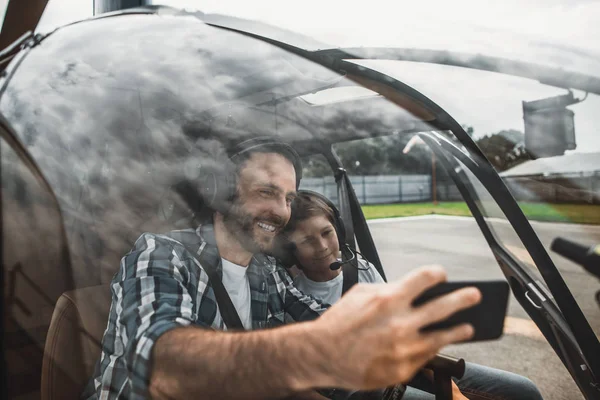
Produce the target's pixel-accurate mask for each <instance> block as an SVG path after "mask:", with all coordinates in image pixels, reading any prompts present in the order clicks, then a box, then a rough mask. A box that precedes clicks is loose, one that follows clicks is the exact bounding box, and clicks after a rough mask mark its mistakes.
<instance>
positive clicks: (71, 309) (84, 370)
mask: <svg viewBox="0 0 600 400" xmlns="http://www.w3.org/2000/svg"><path fill="white" fill-rule="evenodd" d="M110 304H111V292H110V285H108V284H106V285H98V286H91V287H86V288H82V289H77V290H72V291H69V292H65V293H63V294H62V295H61V296H60V298H59V299H58V301H57V302H56V306H55V308H54V313H53V314H52V321H51V322H50V328H49V330H48V335H47V337H46V344H45V349H44V359H43V363H42V384H41V399H42V400H71V399H79V396H80V395H81V392H82V391H83V389H84V387H85V385H86V383H87V381H88V380H89V378H90V377H91V376H92V374H93V372H94V367H95V365H96V362H97V361H98V359H99V358H100V353H101V342H102V336H103V335H104V331H105V330H106V326H107V324H108V314H109V311H110Z"/></svg>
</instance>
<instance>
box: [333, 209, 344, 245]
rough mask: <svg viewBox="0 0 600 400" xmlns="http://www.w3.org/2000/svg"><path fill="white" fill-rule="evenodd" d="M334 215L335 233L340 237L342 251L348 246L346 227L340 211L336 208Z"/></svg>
mask: <svg viewBox="0 0 600 400" xmlns="http://www.w3.org/2000/svg"><path fill="white" fill-rule="evenodd" d="M333 213H334V215H335V231H336V233H337V236H338V241H339V242H340V250H342V249H343V248H344V246H346V227H345V226H344V221H343V220H342V218H341V216H340V213H339V211H338V210H337V208H335V206H334V212H333Z"/></svg>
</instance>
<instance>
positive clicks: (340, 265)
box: [329, 258, 345, 271]
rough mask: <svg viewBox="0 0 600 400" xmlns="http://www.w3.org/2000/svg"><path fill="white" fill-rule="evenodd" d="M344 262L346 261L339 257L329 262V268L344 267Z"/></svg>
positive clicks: (333, 269)
mask: <svg viewBox="0 0 600 400" xmlns="http://www.w3.org/2000/svg"><path fill="white" fill-rule="evenodd" d="M344 264H345V262H343V261H342V259H341V258H338V259H337V260H335V261H334V262H332V263H331V264H329V269H330V270H332V271H335V270H336V269H340V268H342V265H344Z"/></svg>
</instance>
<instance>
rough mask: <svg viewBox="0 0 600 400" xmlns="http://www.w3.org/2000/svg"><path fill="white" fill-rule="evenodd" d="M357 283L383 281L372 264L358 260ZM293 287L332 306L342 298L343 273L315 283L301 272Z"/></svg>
mask: <svg viewBox="0 0 600 400" xmlns="http://www.w3.org/2000/svg"><path fill="white" fill-rule="evenodd" d="M358 266H359V267H360V268H359V270H358V281H359V282H361V283H383V282H384V280H383V278H382V277H381V275H379V272H377V269H376V268H375V266H374V265H373V264H371V263H370V262H367V261H365V260H363V259H360V258H359V259H358ZM294 286H296V288H298V289H299V290H300V291H301V292H302V293H304V294H310V295H312V296H313V297H314V298H315V299H317V300H321V301H322V302H323V303H327V304H333V303H335V302H336V301H338V300H339V299H340V297H342V288H343V286H344V273H343V272H341V273H340V274H339V275H338V276H336V277H335V278H333V279H331V280H329V281H327V282H315V281H312V280H310V279H308V278H307V277H306V275H304V273H302V271H300V273H299V274H298V275H297V276H296V277H295V278H294Z"/></svg>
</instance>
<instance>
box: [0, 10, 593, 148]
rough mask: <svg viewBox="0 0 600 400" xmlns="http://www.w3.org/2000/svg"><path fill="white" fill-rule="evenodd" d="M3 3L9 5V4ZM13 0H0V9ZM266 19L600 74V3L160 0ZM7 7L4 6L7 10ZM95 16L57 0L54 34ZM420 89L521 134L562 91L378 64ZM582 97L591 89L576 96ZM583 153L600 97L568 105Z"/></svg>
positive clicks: (340, 38) (478, 121)
mask: <svg viewBox="0 0 600 400" xmlns="http://www.w3.org/2000/svg"><path fill="white" fill-rule="evenodd" d="M3 3H4V5H3ZM5 3H6V0H0V11H2V10H4V9H5ZM153 4H164V5H170V6H176V7H186V8H193V9H198V10H201V11H203V12H207V13H223V14H228V15H233V16H237V17H242V18H248V19H254V20H259V21H262V22H266V23H269V24H273V25H276V26H279V27H283V28H285V29H288V30H291V31H295V32H298V33H302V34H305V35H307V36H310V37H313V38H315V39H317V40H320V41H322V42H325V43H328V44H331V45H333V46H389V47H403V48H425V49H443V50H445V49H447V50H452V51H461V52H468V53H481V54H485V55H491V56H501V57H507V58H512V59H518V60H522V61H529V62H537V63H543V64H551V65H553V66H558V67H561V68H564V69H567V70H575V71H579V72H584V73H588V74H594V75H596V76H600V40H599V39H598V38H600V24H598V21H600V0H504V1H501V2H487V1H480V0H455V1H446V0H436V1H433V0H420V1H414V0H410V1H407V0H397V1H390V0H388V1H382V0H370V1H368V2H354V4H352V2H348V1H342V0H327V1H323V0H303V1H296V2H289V1H279V0H258V1H248V0H206V1H200V0H162V1H159V0H154V1H153ZM2 12H3V11H2ZM92 14H93V5H92V0H50V1H49V3H48V6H47V8H46V11H45V13H44V15H43V17H42V20H41V21H40V24H39V26H38V31H40V32H46V31H50V30H52V29H54V28H55V27H58V26H61V25H64V24H66V23H69V22H73V21H77V20H80V19H84V18H88V17H90V16H92ZM370 66H371V67H374V68H377V69H379V70H382V71H383V72H386V73H388V74H390V75H392V76H394V77H395V78H398V79H400V80H402V81H403V82H404V83H407V84H409V85H410V86H413V87H414V88H416V89H417V90H419V91H421V92H422V93H423V94H425V95H426V96H428V97H430V98H431V99H433V100H435V101H436V102H437V103H438V104H439V105H441V106H442V107H443V108H445V109H446V110H447V111H448V112H449V113H450V114H451V115H452V116H454V118H455V119H457V120H458V121H459V122H460V123H462V124H465V125H470V126H473V128H474V130H475V135H476V136H482V135H485V134H489V133H493V132H498V131H500V130H502V129H518V130H521V131H522V130H523V115H522V103H521V101H522V100H526V101H529V100H536V99H540V98H544V97H547V96H554V95H559V94H564V93H565V92H566V91H565V90H564V89H558V88H553V87H549V86H546V85H542V84H539V83H537V82H535V81H531V80H527V79H523V78H517V77H512V76H507V75H500V74H495V73H489V72H482V71H476V70H467V69H462V68H456V67H446V66H438V65H432V64H422V63H409V62H398V61H395V62H388V61H381V62H377V63H375V64H372V65H370ZM575 94H576V95H577V96H579V97H583V93H580V92H576V93H575ZM570 108H571V109H572V110H573V111H574V112H575V131H576V139H577V144H578V147H577V150H575V151H578V152H579V151H585V152H589V151H600V128H598V126H599V125H600V124H599V122H600V121H599V119H600V116H598V114H599V113H598V112H597V111H598V110H600V96H597V95H590V96H589V97H588V98H587V99H586V100H585V101H584V102H582V103H580V104H577V105H574V106H571V107H570Z"/></svg>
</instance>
